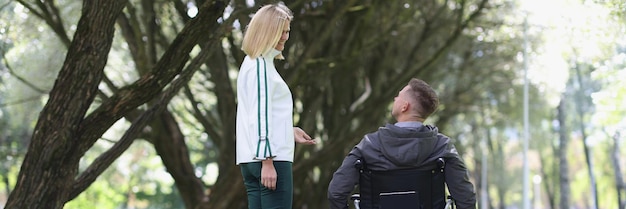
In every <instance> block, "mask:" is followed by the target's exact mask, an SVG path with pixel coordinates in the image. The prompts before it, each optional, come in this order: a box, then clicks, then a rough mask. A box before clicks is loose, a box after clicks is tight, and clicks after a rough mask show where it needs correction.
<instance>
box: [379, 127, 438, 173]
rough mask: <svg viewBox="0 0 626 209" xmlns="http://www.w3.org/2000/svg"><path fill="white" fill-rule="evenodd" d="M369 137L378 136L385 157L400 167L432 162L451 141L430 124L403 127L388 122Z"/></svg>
mask: <svg viewBox="0 0 626 209" xmlns="http://www.w3.org/2000/svg"><path fill="white" fill-rule="evenodd" d="M369 137H373V138H376V139H377V140H378V142H379V143H380V145H381V146H380V147H381V148H380V149H381V150H380V151H381V152H382V154H383V155H384V156H385V158H387V159H388V160H389V161H391V162H392V163H394V164H395V165H397V166H399V167H405V166H411V167H412V166H421V165H423V164H425V163H426V162H432V160H433V159H434V158H438V157H441V156H442V155H443V153H444V152H445V149H446V147H447V143H448V141H449V139H448V138H447V137H444V136H443V135H440V134H439V130H438V129H437V127H434V126H430V125H422V126H420V127H418V128H401V127H398V126H395V125H392V124H387V125H386V126H385V127H381V128H380V129H379V130H378V131H377V132H375V133H374V134H372V136H369Z"/></svg>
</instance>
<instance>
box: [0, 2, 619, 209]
mask: <svg viewBox="0 0 626 209" xmlns="http://www.w3.org/2000/svg"><path fill="white" fill-rule="evenodd" d="M119 2H122V3H121V4H125V5H123V6H124V7H123V9H122V10H121V11H120V12H119V15H118V13H106V12H103V13H96V14H99V15H101V16H102V18H107V17H106V15H107V14H114V15H116V16H113V17H110V18H109V19H112V20H114V21H115V22H111V23H106V22H104V21H103V23H102V24H103V25H98V24H80V23H79V21H82V20H83V19H85V20H87V19H88V18H98V17H99V16H97V15H95V16H89V15H85V14H94V13H89V12H90V11H97V10H102V11H108V10H107V7H106V6H95V5H96V4H97V3H96V2H95V1H70V0H49V1H39V0H34V1H31V0H0V17H1V18H0V55H2V57H1V61H2V62H1V63H0V159H1V160H0V180H1V181H0V205H2V206H5V205H6V207H7V208H18V207H15V205H19V204H13V206H11V205H12V202H13V203H19V202H22V203H25V202H29V201H30V202H33V201H34V200H35V199H36V200H37V201H35V202H39V206H42V205H46V204H48V203H49V204H50V205H51V207H50V208H68V209H70V208H105V209H106V208H111V209H118V208H119V209H123V208H124V209H126V208H128V209H131V208H132V209H140V208H154V209H160V208H187V209H192V208H229V209H230V208H233V209H239V208H246V195H245V189H244V186H243V184H242V182H241V180H242V177H241V175H240V173H239V168H238V167H237V166H236V165H235V156H234V152H235V147H234V146H235V138H234V135H235V112H236V99H235V98H236V96H235V95H236V92H235V82H236V79H237V72H238V68H239V66H240V64H241V62H242V60H243V57H244V54H243V52H242V51H241V50H240V46H241V39H242V36H243V30H244V28H245V25H247V23H248V22H249V21H250V18H251V15H252V14H253V12H254V11H256V10H257V9H258V8H260V7H261V6H262V5H265V4H268V3H275V2H276V1H252V0H231V1H206V0H173V1H165V0H129V1H116V2H114V3H110V5H111V6H114V5H116V4H120V3H119ZM284 4H285V5H287V6H288V7H289V8H291V9H292V11H293V12H294V17H295V19H294V20H293V21H292V23H291V33H290V39H289V41H288V42H287V44H286V48H285V51H284V53H283V54H284V55H285V57H286V59H285V60H283V61H279V60H277V61H275V63H276V66H277V69H278V71H279V72H280V73H281V75H282V76H283V78H284V79H285V80H286V81H287V83H288V85H289V86H290V88H291V90H292V94H293V96H294V102H295V104H294V105H295V106H294V111H295V112H294V122H295V123H296V124H294V126H299V127H302V129H304V130H305V131H306V132H308V133H309V134H310V135H312V136H313V137H315V138H316V140H317V142H318V144H317V145H315V146H296V153H295V155H296V156H295V162H294V185H295V188H294V208H298V209H300V208H302V209H318V208H327V200H326V192H327V188H328V183H329V182H330V179H331V178H332V174H333V172H334V171H335V170H336V169H337V167H338V166H339V165H340V164H341V162H342V160H343V157H344V156H345V155H346V154H347V153H348V152H349V151H350V150H351V149H352V147H353V146H354V145H355V144H356V143H358V142H359V141H360V140H361V138H362V137H363V135H365V134H366V133H369V132H372V131H375V130H376V129H377V128H378V127H379V126H383V125H384V124H385V123H393V122H394V121H393V118H392V117H391V114H390V105H391V103H392V101H393V98H394V96H395V95H396V94H397V92H398V91H399V90H400V89H401V88H402V87H404V86H405V85H406V84H407V82H408V81H409V80H410V78H412V77H416V78H420V79H423V80H425V81H427V82H428V83H430V84H431V85H432V86H433V87H434V88H435V89H436V90H437V92H438V94H439V96H440V100H441V104H442V105H441V107H440V109H439V110H438V111H437V112H436V113H435V114H434V115H433V116H432V117H431V118H429V119H428V120H427V121H426V123H428V124H433V125H436V126H438V127H439V130H440V131H441V132H442V133H444V134H446V135H448V136H450V137H451V138H453V140H454V142H455V145H456V147H457V148H458V149H459V153H460V154H461V156H462V157H463V159H464V160H465V163H466V164H467V166H468V167H469V169H470V173H469V174H470V177H471V179H472V182H473V183H474V184H475V187H476V191H477V199H478V208H481V209H485V208H606V209H613V208H619V209H624V208H625V205H626V188H625V186H624V181H625V179H624V178H623V174H624V173H625V172H626V160H625V159H624V157H625V156H626V154H625V153H626V148H625V147H624V146H625V145H624V139H625V135H626V117H625V116H626V82H624V78H626V69H625V67H626V36H625V35H624V34H625V32H626V31H625V26H626V16H625V15H626V1H624V0H549V1H545V0H543V1H542V0H517V1H515V0H406V1H400V0H398V1H378V0H340V1H339V0H294V1H284ZM87 8H89V10H88V9H87ZM120 8H121V7H120ZM203 14H204V15H205V16H202V15H203ZM209 16H210V17H209ZM211 17H213V19H211ZM202 18H204V19H202ZM194 20H195V21H194ZM95 22H96V23H97V21H95ZM107 24H108V25H107ZM106 26H113V27H114V32H113V33H112V35H113V36H112V38H111V39H110V40H108V39H102V41H103V42H105V43H108V44H110V47H108V46H107V45H108V44H104V45H101V46H97V45H96V46H90V47H95V48H99V47H100V48H103V49H105V50H104V53H100V54H93V57H92V58H89V59H83V60H82V61H81V60H79V59H73V58H76V57H80V56H83V55H84V56H87V55H92V54H87V52H85V51H80V50H75V49H76V48H75V47H77V46H78V45H79V44H80V43H84V42H81V40H83V39H82V38H86V37H87V38H89V37H90V36H89V35H87V36H80V35H75V34H80V32H81V31H90V30H92V31H97V29H99V28H101V27H102V28H103V31H105V30H104V29H106V28H107V27H106ZM94 29H95V30H94ZM91 35H92V37H93V34H91ZM185 47H187V48H185ZM109 48H110V50H106V49H109ZM180 49H186V50H187V51H185V50H180ZM85 60H87V61H85ZM88 60H101V61H102V63H103V64H101V66H100V67H98V66H96V65H91V64H89V61H88ZM81 63H82V64H81ZM85 63H87V64H85ZM72 66H74V67H72ZM64 72H68V73H64ZM69 73H74V74H72V75H69ZM164 74H167V76H164ZM91 75H99V77H90V76H91ZM161 76H163V77H161ZM92 78H96V79H95V82H93V81H94V80H92ZM151 78H163V79H162V80H160V81H159V82H158V84H159V85H142V84H143V83H142V82H141V81H146V80H149V79H151ZM144 83H145V82H144ZM67 85H73V86H81V85H84V86H85V89H87V88H88V87H90V88H93V91H92V92H91V94H87V93H85V94H83V91H81V90H80V88H74V89H72V88H64V86H67ZM93 94H95V95H94V96H92V97H89V96H86V95H93ZM55 95H63V97H55ZM133 95H135V96H133ZM137 95H141V96H137ZM50 98H68V100H62V99H54V100H53V99H50ZM63 102H66V103H65V104H66V105H69V106H67V107H75V106H74V105H72V104H85V105H83V106H80V107H81V108H83V109H73V108H66V106H63V105H60V104H62V103H63ZM159 107H160V108H159ZM53 113H54V114H53ZM55 114H56V115H58V116H59V117H60V118H63V117H64V116H66V115H68V114H77V115H75V117H76V118H79V120H60V119H59V120H58V121H54V120H56V118H55V117H52V116H54V115H55ZM141 119H143V120H141ZM43 120H47V121H53V122H50V123H47V124H54V127H52V128H50V127H51V126H46V125H45V123H42V122H41V121H43ZM38 124H39V125H38ZM51 129H53V130H52V131H51ZM55 130H57V131H59V133H69V134H68V135H65V136H61V137H58V136H56V135H55V134H51V135H45V134H44V136H41V135H42V134H39V135H37V134H35V133H57V132H54V131H55ZM64 131H65V132H64ZM40 153H44V154H42V155H39V154H40ZM47 153H53V154H49V155H47ZM49 175H52V176H61V177H62V178H57V179H55V180H49V179H46V178H41V179H40V178H38V176H44V177H45V176H49ZM29 176H35V177H33V178H29ZM18 179H22V180H18ZM37 185H39V186H37ZM48 185H55V187H54V188H63V189H59V190H56V191H47V190H46V189H37V190H29V189H27V188H46V187H47V186H48ZM21 188H23V189H21ZM51 194H55V195H51ZM57 194H58V195H57ZM28 198H31V199H28ZM37 198H39V199H37ZM24 205H27V204H24ZM52 205H54V206H52ZM10 206H11V207H10ZM31 206H32V205H31ZM40 208H42V207H40ZM46 208H47V207H46Z"/></svg>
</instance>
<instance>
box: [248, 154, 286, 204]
mask: <svg viewBox="0 0 626 209" xmlns="http://www.w3.org/2000/svg"><path fill="white" fill-rule="evenodd" d="M239 167H240V168H241V175H242V176H243V183H244V185H246V191H247V193H248V209H291V205H292V202H293V173H292V170H291V168H292V163H291V162H286V161H274V168H276V175H277V177H276V178H277V180H276V190H270V189H268V188H267V187H265V186H263V185H262V184H261V162H254V163H242V164H240V165H239Z"/></svg>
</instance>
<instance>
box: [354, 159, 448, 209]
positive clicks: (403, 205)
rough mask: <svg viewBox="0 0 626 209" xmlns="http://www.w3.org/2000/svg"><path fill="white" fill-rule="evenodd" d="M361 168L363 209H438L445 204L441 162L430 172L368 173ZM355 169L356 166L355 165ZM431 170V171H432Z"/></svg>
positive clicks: (367, 170)
mask: <svg viewBox="0 0 626 209" xmlns="http://www.w3.org/2000/svg"><path fill="white" fill-rule="evenodd" d="M361 163H363V165H361V166H360V168H359V169H360V173H361V174H360V178H359V193H360V196H361V197H360V198H361V199H360V206H361V208H363V209H368V208H372V209H374V208H375V209H435V208H437V209H439V208H444V206H445V204H446V202H445V201H446V194H445V178H444V173H443V170H444V169H443V166H444V165H445V163H444V161H443V159H440V161H439V162H434V164H436V165H435V166H431V168H432V169H427V170H424V169H398V170H386V171H375V170H369V169H368V168H367V166H366V164H365V163H364V162H361ZM355 166H356V164H355ZM433 167H434V168H433Z"/></svg>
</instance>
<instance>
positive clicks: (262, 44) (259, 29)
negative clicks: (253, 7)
mask: <svg viewBox="0 0 626 209" xmlns="http://www.w3.org/2000/svg"><path fill="white" fill-rule="evenodd" d="M292 19H293V13H291V10H289V8H287V6H285V5H284V4H270V5H265V6H263V7H261V9H259V11H257V12H256V14H254V16H253V17H252V20H250V23H249V24H248V26H247V27H246V33H245V35H244V37H243V43H242V44H241V49H242V50H243V51H244V52H245V53H246V54H247V55H248V56H250V57H251V58H257V57H259V56H261V55H262V54H264V53H266V52H268V51H270V50H271V49H272V48H274V47H276V45H277V44H278V41H279V40H280V37H281V36H282V33H283V30H284V29H285V28H284V27H285V23H286V22H287V21H289V22H290V21H291V20H292ZM276 58H277V59H285V57H283V54H282V52H281V53H279V54H278V56H276Z"/></svg>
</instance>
